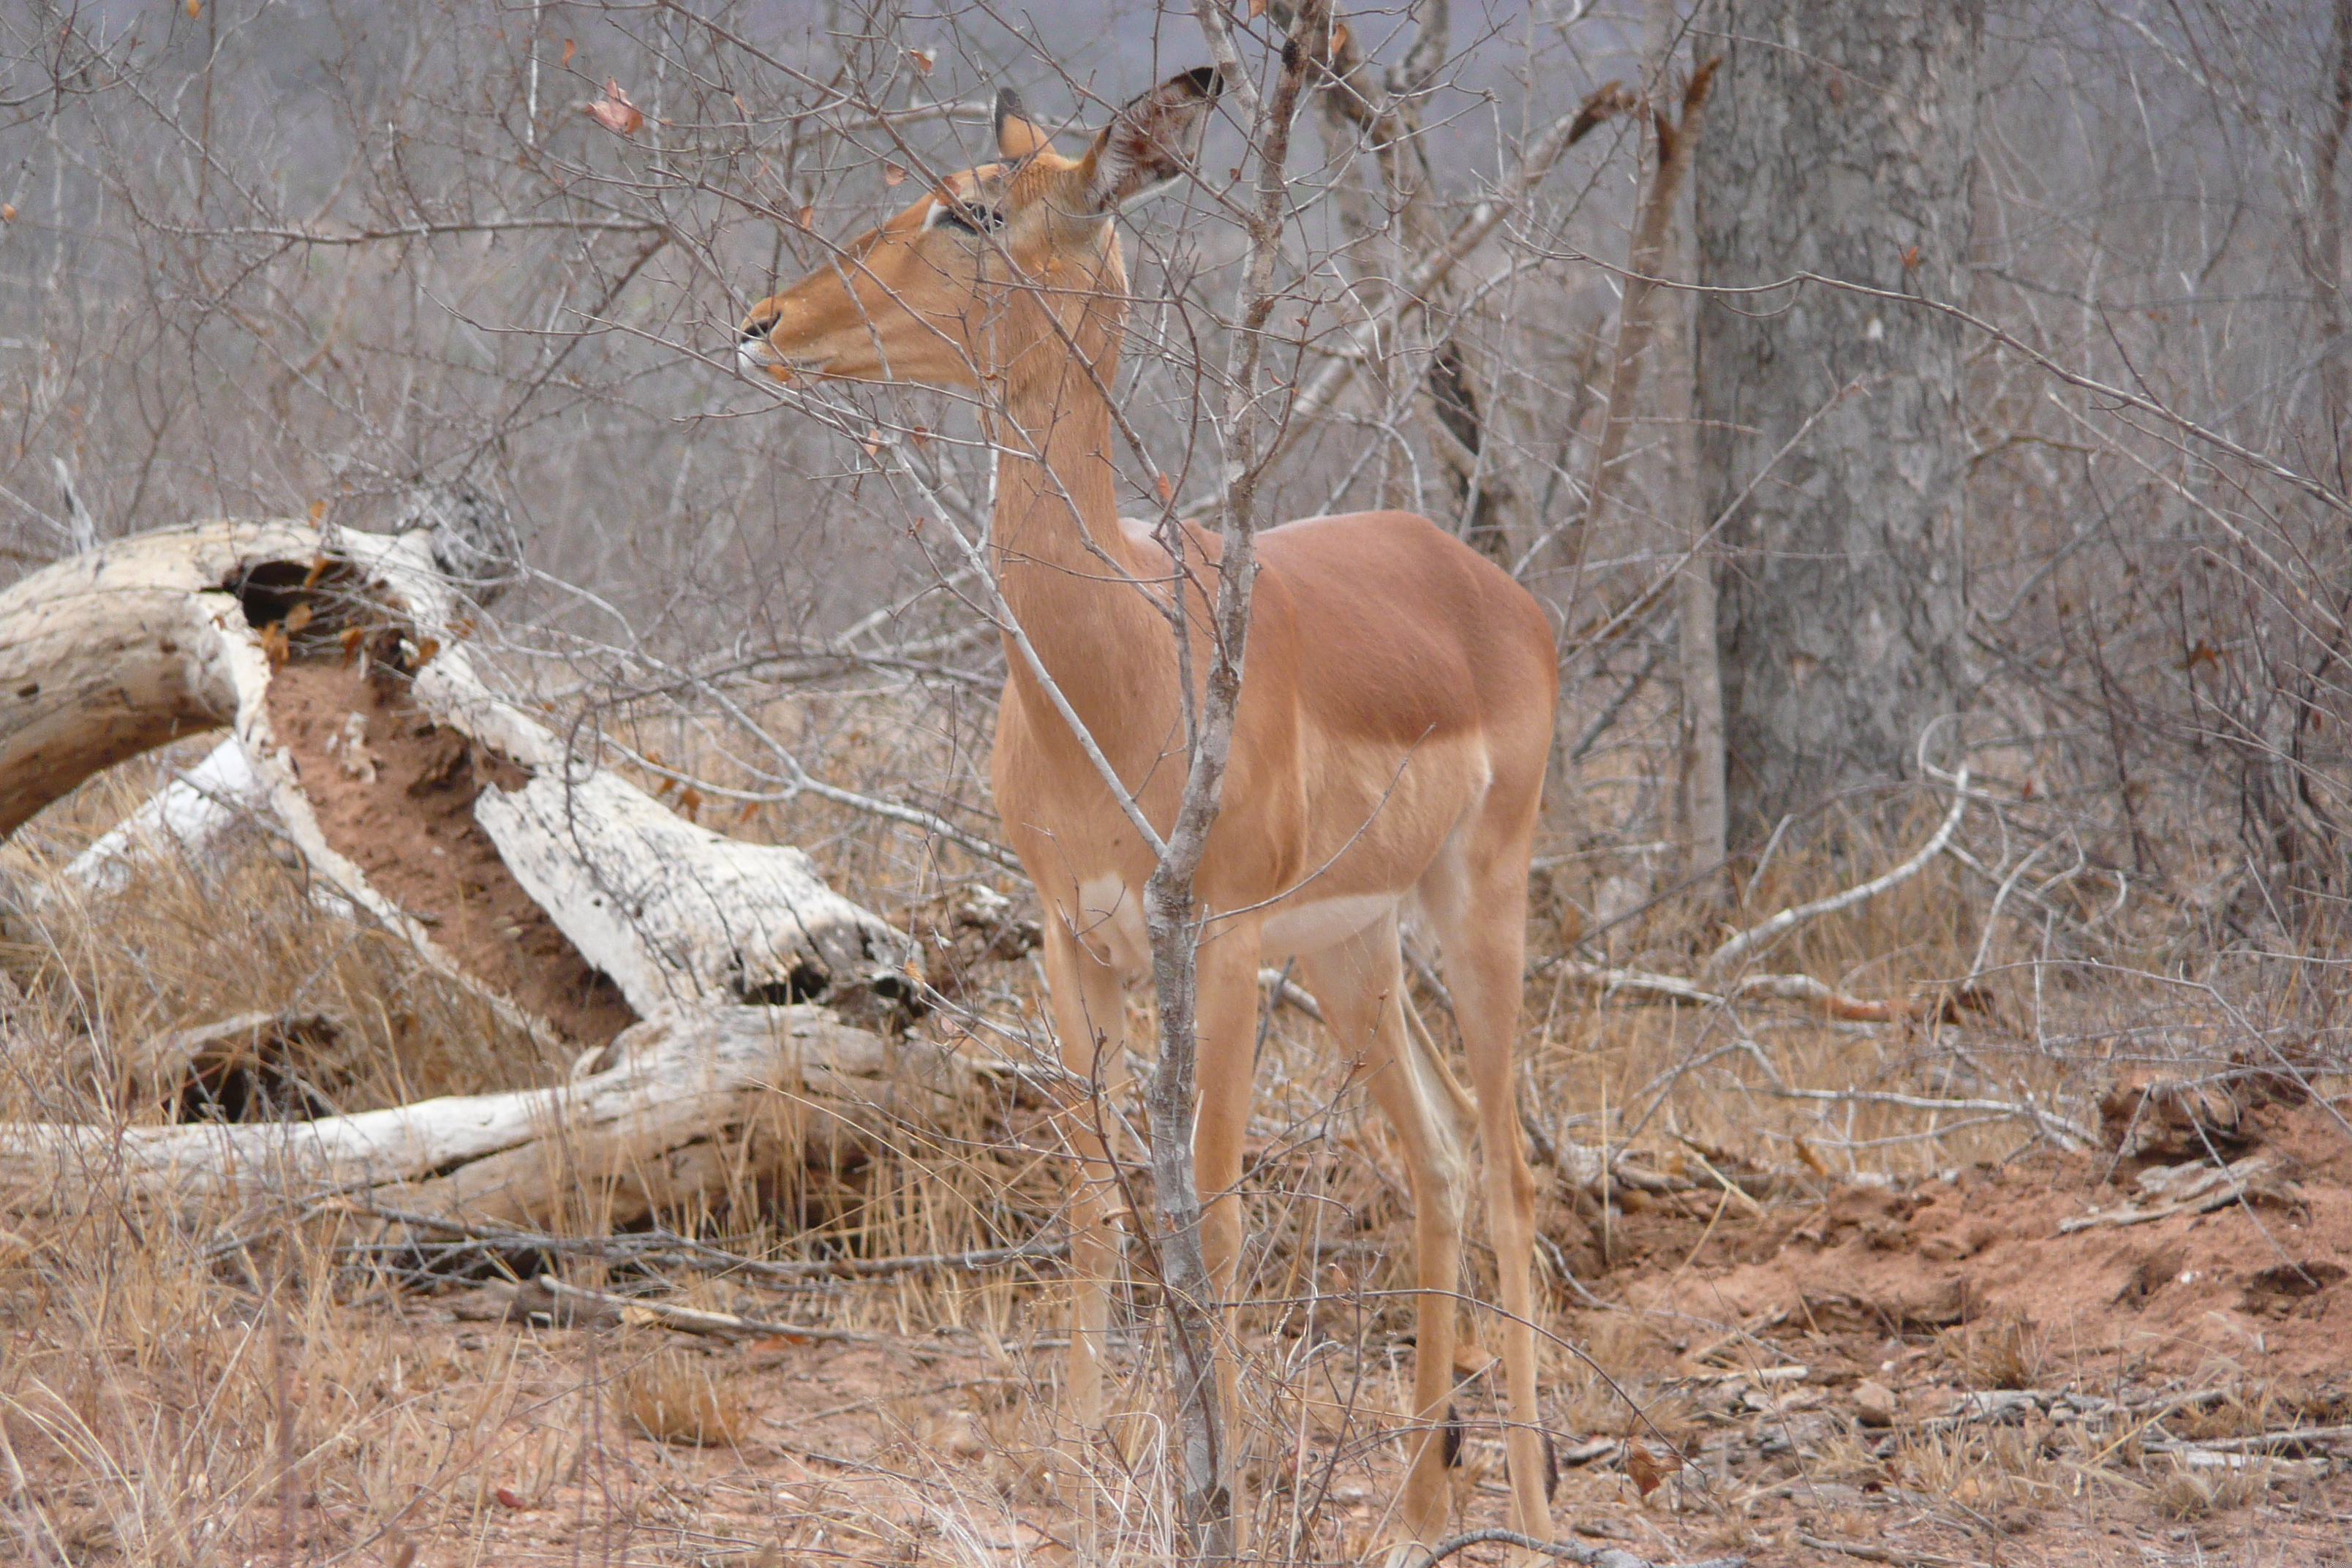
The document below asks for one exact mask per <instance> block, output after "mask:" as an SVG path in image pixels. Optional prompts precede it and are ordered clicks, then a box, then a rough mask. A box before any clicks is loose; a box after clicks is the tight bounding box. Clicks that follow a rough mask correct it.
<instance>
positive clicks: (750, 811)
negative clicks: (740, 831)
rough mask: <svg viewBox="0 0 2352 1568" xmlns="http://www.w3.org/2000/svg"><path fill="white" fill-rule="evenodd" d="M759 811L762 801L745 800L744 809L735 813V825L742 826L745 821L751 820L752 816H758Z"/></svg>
mask: <svg viewBox="0 0 2352 1568" xmlns="http://www.w3.org/2000/svg"><path fill="white" fill-rule="evenodd" d="M759 811H760V803H759V802H758V801H756V800H747V801H745V802H744V803H743V809H742V810H740V811H739V812H737V813H736V814H735V826H738V827H740V826H743V825H744V824H745V823H747V822H749V821H751V818H752V817H754V816H758V815H759Z"/></svg>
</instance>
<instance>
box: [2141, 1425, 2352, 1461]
mask: <svg viewBox="0 0 2352 1568" xmlns="http://www.w3.org/2000/svg"><path fill="white" fill-rule="evenodd" d="M2347 1442H2352V1426H2295V1427H2290V1428H2289V1429H2287V1430H2286V1431H2284V1432H2256V1433H2253V1434H2252V1436H2244V1437H2200V1438H2197V1439H2195V1440H2193V1441H2191V1440H2186V1439H2180V1438H2153V1439H2150V1438H2143V1439H2142V1440H2141V1444H2140V1446H2141V1447H2144V1448H2146V1449H2147V1450H2148V1451H2149V1452H2150V1453H2155V1454H2267V1453H2269V1452H2270V1451H2271V1450H2273V1448H2285V1447H2315V1446H2317V1447H2327V1448H2330V1449H2332V1448H2334V1447H2336V1445H2337V1444H2340V1443H2347Z"/></svg>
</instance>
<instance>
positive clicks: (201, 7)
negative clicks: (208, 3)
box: [188, 0, 205, 22]
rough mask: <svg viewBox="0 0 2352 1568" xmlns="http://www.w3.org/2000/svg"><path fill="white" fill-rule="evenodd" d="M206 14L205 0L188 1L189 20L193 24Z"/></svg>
mask: <svg viewBox="0 0 2352 1568" xmlns="http://www.w3.org/2000/svg"><path fill="white" fill-rule="evenodd" d="M204 14H205V0H188V20H189V21H191V22H193V21H194V20H195V19H196V18H197V17H199V16H203V15H204Z"/></svg>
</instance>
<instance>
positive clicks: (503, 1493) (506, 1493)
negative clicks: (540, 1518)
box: [490, 1487, 530, 1511]
mask: <svg viewBox="0 0 2352 1568" xmlns="http://www.w3.org/2000/svg"><path fill="white" fill-rule="evenodd" d="M490 1495H491V1496H492V1497H494V1498H496V1499H498V1500H499V1507H500V1508H510V1509H514V1510H518V1511H519V1510H522V1509H526V1508H529V1507H530V1504H529V1503H527V1502H525V1501H523V1500H522V1494H521V1493H520V1492H519V1491H517V1490H515V1489H514V1488H512V1487H500V1488H499V1489H497V1490H496V1491H493V1492H492V1493H490Z"/></svg>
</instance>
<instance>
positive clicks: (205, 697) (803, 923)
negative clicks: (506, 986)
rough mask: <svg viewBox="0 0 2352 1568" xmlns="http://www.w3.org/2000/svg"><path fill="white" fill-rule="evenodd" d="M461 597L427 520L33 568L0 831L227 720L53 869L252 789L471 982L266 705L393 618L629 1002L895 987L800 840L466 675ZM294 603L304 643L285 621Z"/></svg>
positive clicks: (196, 536)
mask: <svg viewBox="0 0 2352 1568" xmlns="http://www.w3.org/2000/svg"><path fill="white" fill-rule="evenodd" d="M443 545H444V548H446V541H445V542H443ZM463 609H464V601H463V600H461V599H460V598H459V597H458V595H457V594H456V593H455V591H454V589H453V586H452V584H451V583H450V581H449V579H448V578H447V576H446V574H444V573H443V572H442V571H441V570H440V569H439V567H438V564H437V563H436V536H435V535H434V534H433V533H431V532H428V531H425V530H421V529H420V530H415V531H410V532H407V533H403V534H395V535H377V534H355V533H351V532H347V531H325V532H322V531H320V530H318V529H314V528H312V527H310V525H308V524H305V523H299V522H290V521H280V522H266V523H236V522H221V523H205V524H198V525H195V526H194V527H191V528H187V529H178V530H170V531H163V532H160V533H153V534H146V535H142V536H139V537H137V538H133V539H128V540H122V541H119V542H115V543H113V544H110V545H109V546H108V547H106V548H105V549H103V550H101V551H99V552H94V553H93V554H92V555H90V556H87V557H77V558H76V559H74V560H71V561H67V562H61V563H58V564H57V565H54V566H51V567H49V568H47V569H46V570H44V571H42V572H38V573H35V574H32V575H31V576H29V577H26V578H25V579H23V580H22V581H20V582H19V583H17V584H14V585H13V586H12V587H10V588H9V589H7V590H6V591H5V592H0V804H4V805H5V809H0V831H5V830H7V829H9V828H13V827H15V826H17V825H18V824H20V823H21V822H22V821H23V820H24V819H25V818H26V817H27V816H31V815H32V813H33V812H34V811H36V810H37V809H38V808H39V807H40V806H41V805H46V804H47V802H48V801H50V800H53V799H55V798H57V797H58V795H63V794H64V793H66V791H68V790H69V789H71V788H73V787H74V786H75V785H76V784H79V783H80V782H81V781H82V780H83V779H84V778H86V777H88V776H89V774H90V773H94V772H96V771H97V770H98V769H99V768H100V767H103V766H106V765H109V764H110V763H115V762H120V761H122V760H124V759H125V758H127V757H128V756H131V755H133V754H135V753H136V752H138V751H140V750H142V749H145V748H146V747H150V746H152V745H155V744H159V743H161V742H163V741H166V740H170V739H173V738H175V737H176V736H177V735H179V734H182V733H186V732H191V731H199V730H202V729H205V728H208V727H212V726H215V725H217V724H219V723H221V722H222V721H227V722H229V724H230V725H231V728H232V731H233V733H232V737H231V740H232V742H234V744H235V748H236V749H234V750H232V749H230V745H229V743H227V742H225V743H224V745H223V746H222V747H220V748H216V749H215V752H214V753H213V755H212V756H211V757H208V758H207V759H206V760H205V763H202V764H200V765H199V767H198V768H197V769H196V770H194V771H193V772H192V773H191V775H190V776H189V778H188V779H187V780H185V781H181V782H179V783H175V784H174V785H173V786H168V787H167V788H166V789H165V791H164V792H163V795H161V796H159V797H158V799H157V800H156V801H154V802H152V803H151V804H150V805H149V807H147V808H146V809H144V810H142V812H141V813H140V814H139V815H138V816H136V817H135V818H134V819H133V820H132V821H131V823H127V824H125V825H124V827H123V829H122V830H121V833H120V836H119V837H118V836H111V835H110V836H109V837H108V838H107V839H105V840H101V841H100V844H98V845H94V846H92V847H91V849H90V851H89V852H88V853H87V854H86V855H84V856H83V857H81V858H79V859H78V860H77V862H76V863H75V868H76V870H75V874H74V877H73V879H74V880H75V881H77V882H79V883H80V884H81V885H83V886H85V887H89V888H91V889H93V890H105V889H108V888H110V887H119V886H120V885H121V880H122V878H123V876H124V873H125V869H126V868H127V865H128V863H129V861H130V859H131V858H132V857H133V856H135V855H136V854H137V853H138V852H139V851H140V849H141V847H142V846H144V845H152V844H156V843H161V842H167V841H169V842H177V843H180V844H182V845H202V844H208V843H209V842H210V840H211V838H212V837H216V835H217V833H218V831H219V830H220V829H221V828H222V827H223V826H226V822H227V821H228V820H229V819H230V816H231V815H232V814H233V812H234V810H235V809H236V808H246V809H251V808H254V807H256V806H260V805H266V806H267V808H268V811H269V813H270V815H271V816H273V817H274V818H275V819H276V821H277V822H278V825H279V826H281V827H282V828H283V830H284V831H285V832H286V834H287V835H288V837H289V838H290V839H291V840H292V841H293V843H294V845H295V847H297V848H299V850H300V851H301V853H302V854H303V855H304V857H305V858H308V859H309V860H310V863H311V865H312V867H313V868H315V869H316V870H317V871H318V872H319V873H320V876H321V877H322V878H323V879H325V880H326V881H327V882H328V883H329V884H330V885H331V887H332V888H333V889H334V890H335V891H336V892H337V893H339V894H341V896H342V897H343V898H345V899H347V900H350V902H351V903H352V905H353V906H355V907H356V908H357V909H358V910H362V911H364V912H365V913H366V914H367V915H368V916H370V917H372V918H373V919H375V920H377V921H381V922H383V924H384V925H385V926H387V927H388V928H390V929H391V930H393V931H396V932H398V933H399V934H400V935H401V936H402V937H403V938H404V940H406V941H407V942H409V943H410V945H412V946H413V947H415V949H416V951H417V952H419V953H421V954H423V955H424V956H425V959H426V960H427V962H428V963H432V964H433V966H434V967H436V969H439V970H441V971H442V972H443V973H447V974H450V975H453V976H456V977H458V978H460V979H462V980H466V981H467V982H468V983H470V984H474V985H475V987H476V988H477V989H484V987H483V985H482V983H481V977H480V976H479V975H478V974H475V973H470V972H469V970H468V968H467V965H466V964H464V963H460V962H459V961H458V959H457V957H455V956H454V955H453V954H451V953H450V952H446V951H445V950H444V947H443V945H442V944H441V943H440V942H437V941H436V938H435V936H434V934H433V931H432V930H431V929H430V928H429V926H428V925H427V924H426V923H425V921H422V920H420V919H418V918H416V916H417V914H418V913H419V911H415V910H406V909H403V908H402V907H400V905H399V904H398V903H397V902H396V901H395V900H393V899H392V898H390V897H387V896H386V895H385V894H384V893H383V891H382V890H381V889H378V888H376V887H375V886H374V885H373V884H372V882H371V881H370V879H368V877H367V876H366V875H365V873H364V872H362V869H361V868H359V866H358V865H356V864H355V863H354V862H353V861H352V859H351V858H349V857H348V856H346V855H345V854H344V853H343V852H342V851H341V849H339V848H338V847H337V846H336V845H335V844H333V843H331V841H330V840H329V838H328V837H327V835H326V834H325V832H324V831H323V830H322V829H321V827H320V822H319V817H318V814H317V812H316V811H315V810H314V809H313V803H312V802H311V800H310V797H309V795H307V794H306V792H305V789H304V784H303V781H302V779H301V777H300V770H299V766H298V764H297V763H296V762H295V759H294V757H293V754H292V752H290V751H289V749H288V748H287V747H286V746H285V745H284V744H283V743H282V742H281V738H280V736H279V735H278V731H277V729H276V726H275V723H274V721H273V715H272V712H271V706H270V700H269V699H270V683H271V679H272V676H273V673H274V668H275V663H276V662H278V661H283V660H285V659H287V658H296V659H302V658H311V659H319V658H326V659H333V658H336V657H337V655H338V652H339V649H338V645H337V642H336V639H335V638H334V637H332V636H331V635H329V634H331V633H333V632H334V631H335V630H336V629H337V628H339V627H341V628H344V629H345V630H347V631H353V632H358V633H360V634H362V637H366V638H367V639H369V640H373V639H374V637H376V636H377V635H378V634H380V633H381V632H382V631H383V629H384V628H386V627H389V628H390V629H391V630H393V631H394V633H396V634H399V635H398V637H397V643H398V647H399V649H400V651H399V652H398V653H397V654H395V655H394V658H397V659H398V660H400V661H401V662H402V663H404V665H406V666H411V667H413V668H403V669H401V670H399V671H398V672H397V673H398V674H400V675H401V676H403V677H413V679H408V680H404V682H403V684H404V686H405V687H406V690H405V692H404V697H405V698H406V699H408V700H413V701H414V703H415V707H416V708H417V709H418V710H421V711H422V713H423V714H424V715H425V717H426V718H428V719H429V720H431V721H433V722H435V723H436V724H440V725H445V726H446V727H448V728H449V729H450V730H452V731H456V732H457V733H458V734H459V735H462V736H464V737H465V738H466V739H467V741H469V742H474V743H475V744H477V745H478V746H480V747H482V748H484V749H485V750H486V752H488V753H489V755H490V756H491V757H492V758H494V759H495V760H496V761H498V762H499V763H512V764H515V765H516V767H517V768H519V769H520V770H521V772H522V773H523V774H524V775H525V776H524V777H523V778H522V779H521V781H520V787H519V788H516V789H514V790H512V791H508V790H504V789H500V788H497V787H485V788H484V789H482V790H481V792H480V794H479V795H478V797H477V800H476V805H475V817H476V820H477V821H478V823H479V824H480V826H481V827H482V829H483V831H484V832H485V833H486V834H488V837H489V838H490V840H491V841H492V843H493V844H494V845H495V846H496V848H497V850H498V855H499V859H500V860H501V861H503V862H504V864H505V866H506V868H507V869H508V870H509V872H510V873H511V874H512V875H513V876H514V877H515V878H516V879H517V880H518V881H519V882H520V884H521V885H522V888H523V890H524V891H525V892H526V893H528V894H529V895H530V897H531V898H532V900H534V901H536V902H537V903H538V904H539V905H540V906H541V908H542V909H543V910H545V911H546V913H547V915H548V917H549V918H550V919H551V921H553V922H554V923H555V925H556V926H557V928H558V929H559V930H561V931H562V933H563V935H564V936H565V937H566V938H567V939H568V940H569V941H570V942H572V945H573V947H574V948H576V949H577V950H578V952H579V953H580V956H581V957H582V958H583V960H584V961H585V962H586V963H587V964H588V965H589V966H590V967H591V968H593V969H594V970H597V971H601V972H602V973H604V974H606V975H608V976H610V977H611V978H612V980H613V981H614V984H617V985H618V986H619V988H620V990H621V993H622V994H623V995H624V996H625V998H626V999H627V1001H628V1003H629V1005H630V1006H631V1007H632V1008H633V1009H634V1010H635V1012H636V1013H637V1014H638V1016H641V1017H650V1016H654V1015H655V1014H656V1013H660V1012H663V1011H667V1010H669V1009H673V1008H677V1007H698V1006H711V1005H728V1004H732V1003H739V1002H740V1003H761V1004H766V1003H776V1002H785V1001H798V1000H803V999H811V998H814V997H816V996H819V995H822V994H825V993H826V992H828V991H829V990H831V989H833V988H835V987H836V986H842V985H845V984H864V985H871V986H875V987H877V988H878V989H883V990H885V991H895V990H898V989H900V988H908V989H910V986H909V983H908V981H907V979H906V978H905V976H904V975H903V973H902V971H903V970H904V968H905V965H906V963H907V962H908V957H909V956H910V949H909V947H908V943H907V942H906V939H905V938H904V937H902V936H900V935H899V934H898V932H897V931H894V930H892V928H891V927H890V926H889V925H888V924H887V922H885V921H881V920H880V919H878V918H877V917H876V916H873V915H871V914H868V913H867V912H866V911H865V910H861V909H859V908H858V907H857V906H856V905H855V904H853V903H851V902H850V901H849V900H846V899H844V898H842V897H840V896H839V895H838V894H835V892H833V891H832V889H829V888H827V887H826V886H825V885H824V882H823V880H822V879H819V878H818V877H817V876H816V874H815V872H814V868H812V867H811V866H810V865H809V862H808V859H807V858H806V857H805V856H804V855H803V854H802V853H801V852H800V851H799V850H797V849H793V848H788V847H771V846H762V845H751V844H742V843H738V842H736V841H734V840H730V839H729V838H726V837H723V836H722V835H719V834H717V833H713V832H710V831H709V830H708V829H705V828H701V827H698V826H694V825H692V824H690V823H687V822H684V821H682V820H680V819H679V818H678V817H677V816H676V815H675V814H673V813H671V812H670V811H668V810H667V809H666V808H664V807H663V806H662V805H660V804H659V803H658V802H656V801H655V800H654V799H653V798H652V797H651V796H650V795H646V793H645V792H644V791H642V790H639V789H637V788H636V787H635V785H633V784H629V783H628V782H627V781H626V780H624V779H622V778H620V777H619V776H617V775H616V774H614V773H612V772H610V770H608V769H604V768H602V767H601V766H599V765H597V764H596V763H595V762H594V761H593V759H578V758H573V757H572V756H570V755H569V754H568V753H567V752H566V750H565V748H564V747H563V745H562V742H560V741H559V740H558V739H557V738H556V736H555V735H554V734H553V733H552V732H551V731H549V730H548V729H547V728H546V727H545V726H544V725H542V724H541V723H540V722H539V721H538V720H537V719H536V718H534V717H533V716H532V715H531V714H530V713H529V712H528V711H526V710H524V709H523V708H521V707H520V705H519V704H517V703H515V702H513V701H511V700H508V699H507V698H505V697H504V696H502V695H501V694H499V693H498V692H497V691H495V690H493V689H491V688H490V687H489V686H488V684H487V683H486V682H485V681H484V680H482V679H481V678H480V677H479V675H478V673H477V672H476V670H475V668H474V666H473V663H472V661H471V659H470V658H468V657H467V651H466V649H465V648H464V647H462V646H461V642H460V633H461V630H462V627H461V621H462V618H463V616H462V611H463ZM298 617H299V618H300V619H301V620H302V621H303V623H304V624H303V626H302V627H301V628H300V629H301V630H302V632H303V633H304V635H305V637H307V642H306V644H305V645H303V646H301V647H297V646H295V645H293V644H291V643H290V642H289V638H288V634H287V633H286V631H285V630H284V629H283V628H284V627H286V626H291V625H293V624H294V623H295V622H296V620H297V619H298ZM346 657H347V656H346ZM371 657H373V656H371ZM37 670H38V671H42V672H44V673H43V674H41V675H38V676H37V675H36V674H35V673H34V672H35V671H37ZM358 717H359V718H360V719H362V721H364V720H366V719H367V718H368V717H369V715H368V714H366V713H360V714H359V715H358ZM240 764H242V766H240ZM387 804H392V803H387ZM393 808H394V809H397V806H396V805H394V807H393ZM490 989H491V990H492V991H495V988H494V987H492V988H490ZM493 1000H494V1001H495V1002H496V1003H497V1005H499V1008H500V1010H501V1011H502V1012H503V1013H505V1014H506V1015H507V1016H509V1019H510V1020H511V1021H513V1022H516V1023H518V1024H520V1025H521V1026H524V1027H525V1028H527V1029H529V1030H530V1031H531V1032H532V1033H534V1034H536V1035H540V1036H541V1037H554V1036H555V1035H557V1034H558V1033H559V1032H558V1031H556V1030H555V1029H554V1028H553V1027H552V1026H550V1025H549V1024H548V1023H547V1022H546V1021H545V1020H544V1019H543V1018H540V1017H537V1016H531V1015H530V1014H529V1013H528V1012H527V1011H526V1010H525V1009H523V1008H521V1007H519V1006H518V1005H516V1004H515V1003H514V1001H513V1000H512V999H511V998H510V997H507V996H505V995H502V994H494V996H493ZM593 1043H601V1042H593Z"/></svg>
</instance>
